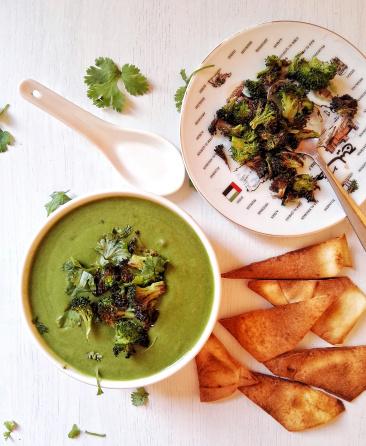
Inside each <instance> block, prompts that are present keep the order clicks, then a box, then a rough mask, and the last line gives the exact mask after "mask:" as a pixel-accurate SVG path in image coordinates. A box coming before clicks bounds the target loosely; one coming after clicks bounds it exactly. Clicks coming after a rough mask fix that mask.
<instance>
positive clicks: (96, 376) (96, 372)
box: [95, 367, 104, 396]
mask: <svg viewBox="0 0 366 446" xmlns="http://www.w3.org/2000/svg"><path fill="white" fill-rule="evenodd" d="M95 378H96V380H97V388H98V391H97V395H98V396H99V395H103V393H104V392H103V389H102V386H101V385H100V373H99V368H98V367H95Z"/></svg>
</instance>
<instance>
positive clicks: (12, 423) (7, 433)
mask: <svg viewBox="0 0 366 446" xmlns="http://www.w3.org/2000/svg"><path fill="white" fill-rule="evenodd" d="M4 426H5V428H6V431H5V432H4V433H3V436H4V440H9V438H11V433H12V432H13V431H14V430H15V429H16V427H17V423H16V422H15V421H4Z"/></svg>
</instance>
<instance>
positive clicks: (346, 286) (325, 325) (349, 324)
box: [312, 277, 366, 345]
mask: <svg viewBox="0 0 366 446" xmlns="http://www.w3.org/2000/svg"><path fill="white" fill-rule="evenodd" d="M320 294H327V295H328V296H333V297H334V298H335V299H334V302H333V304H332V305H331V306H330V307H328V308H327V309H326V311H325V312H324V313H323V314H322V316H321V317H320V318H319V319H318V320H317V321H316V323H315V325H314V327H313V328H312V330H313V332H314V333H316V334H317V335H318V336H320V337H321V338H323V339H324V340H325V341H327V342H329V343H330V344H333V345H334V344H342V343H343V342H344V340H345V338H346V336H347V335H348V334H349V332H350V331H351V330H352V328H353V327H354V326H355V325H356V323H357V322H358V321H359V319H360V318H361V316H362V315H363V314H364V312H365V311H366V296H365V294H364V293H363V292H362V291H361V290H360V289H359V288H358V287H357V286H356V285H355V284H354V283H353V282H352V280H350V279H349V278H348V277H339V278H336V279H329V280H319V281H318V285H317V287H316V289H315V293H314V296H318V295H320Z"/></svg>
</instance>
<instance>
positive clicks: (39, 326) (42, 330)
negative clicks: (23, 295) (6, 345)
mask: <svg viewBox="0 0 366 446" xmlns="http://www.w3.org/2000/svg"><path fill="white" fill-rule="evenodd" d="M32 324H34V325H35V327H36V329H37V330H38V333H39V334H40V335H44V334H46V333H48V331H49V330H48V327H47V326H46V325H45V324H44V323H43V322H41V321H40V320H39V319H38V316H36V317H35V318H34V319H33V320H32Z"/></svg>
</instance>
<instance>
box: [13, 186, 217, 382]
mask: <svg viewBox="0 0 366 446" xmlns="http://www.w3.org/2000/svg"><path fill="white" fill-rule="evenodd" d="M111 197H136V198H142V199H145V200H149V201H151V202H154V203H158V204H160V205H161V206H164V207H165V208H167V209H170V210H171V211H172V212H174V213H175V214H177V215H179V216H180V217H181V218H182V219H183V220H184V221H185V222H186V223H187V224H188V225H189V226H190V227H191V228H192V229H193V230H194V231H195V233H196V234H197V236H198V237H199V239H200V240H201V242H202V244H203V246H204V247H205V249H206V252H207V254H208V257H209V260H210V263H211V268H212V273H213V278H214V296H213V304H212V309H211V313H210V316H209V318H208V321H207V323H206V326H205V328H204V330H203V331H202V333H201V335H200V337H199V338H198V340H197V341H196V343H195V344H194V345H193V347H192V348H191V349H190V350H189V351H188V352H186V353H185V354H184V355H183V356H182V357H181V358H179V359H178V360H177V361H176V362H174V363H173V364H171V365H170V366H168V367H167V368H165V369H163V370H161V371H159V372H157V373H154V374H153V375H149V376H146V377H143V378H138V379H133V380H106V379H101V384H102V386H103V387H107V388H114V389H123V388H130V387H141V386H146V385H148V384H153V383H156V382H158V381H161V380H163V379H165V378H168V377H169V376H171V375H173V374H174V373H176V372H177V371H178V370H180V369H181V368H182V367H184V366H185V365H186V364H187V363H188V362H189V361H190V360H191V359H193V358H194V357H195V356H196V355H197V353H198V352H199V351H200V350H201V348H202V347H203V345H204V344H205V342H206V341H207V339H208V337H209V335H210V333H211V332H212V330H213V328H214V325H215V322H216V320H217V314H218V310H219V306H220V297H221V279H220V271H219V266H218V263H217V259H216V254H215V252H214V250H213V248H212V246H211V244H210V242H209V241H208V239H207V237H206V236H205V234H204V233H203V232H202V230H201V228H200V227H199V226H198V225H197V223H196V222H195V221H194V220H193V219H192V218H191V217H190V216H189V215H188V214H187V213H186V212H184V211H183V210H182V209H180V208H179V207H178V206H176V205H175V204H173V203H171V202H170V201H169V200H167V199H166V198H162V197H158V196H155V195H153V194H150V193H146V192H135V191H127V190H126V191H119V192H102V193H97V194H91V195H85V196H83V197H80V198H76V199H73V200H72V201H70V202H68V203H67V204H65V205H63V206H61V207H60V208H59V209H58V210H57V211H55V212H54V213H53V214H52V215H51V216H50V217H49V218H48V219H47V220H46V222H45V223H44V225H42V227H41V228H40V230H39V231H38V232H37V234H36V236H35V237H34V239H33V241H32V243H31V245H30V247H29V249H28V250H27V253H26V257H25V261H24V264H23V268H22V276H21V295H22V308H23V315H24V318H25V323H26V326H27V328H28V330H29V333H30V334H31V337H32V339H33V340H34V342H35V343H36V345H37V346H38V348H39V349H40V350H41V351H42V352H43V353H44V354H45V355H46V356H47V358H48V359H50V361H51V362H52V363H53V364H54V365H56V367H58V368H59V369H60V370H62V371H63V372H64V373H66V374H67V375H69V376H71V377H73V378H76V379H78V380H79V381H82V382H84V383H86V384H91V385H96V379H95V378H94V377H92V376H87V375H84V374H83V373H81V372H79V371H78V370H77V369H75V368H73V367H71V366H69V365H68V366H67V368H65V366H64V364H65V363H64V361H63V360H62V359H61V358H59V357H58V356H57V355H56V354H55V353H54V352H53V351H52V349H51V348H50V347H49V346H48V345H47V343H46V342H45V340H44V339H43V337H42V336H41V335H40V334H39V333H38V331H37V329H36V328H35V326H34V324H33V323H32V312H31V307H30V300H29V287H28V283H29V276H30V271H31V264H32V261H33V258H34V255H35V253H36V252H37V249H38V247H39V245H40V244H41V243H42V240H43V238H44V237H45V236H46V234H47V233H48V231H49V230H50V229H51V228H52V227H53V226H54V225H55V223H57V222H58V221H59V220H61V219H62V218H63V217H64V216H65V215H67V214H68V213H69V212H70V211H72V210H74V209H75V208H78V207H79V206H82V205H84V204H86V203H90V202H92V201H94V200H100V199H103V198H111Z"/></svg>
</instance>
